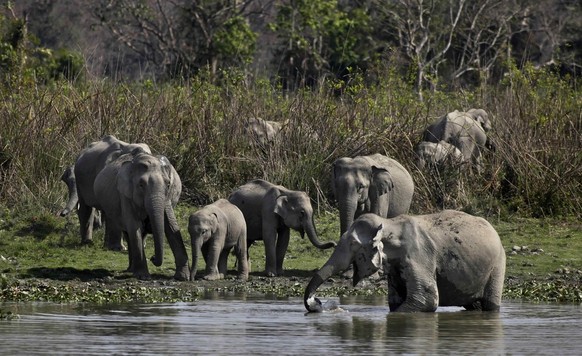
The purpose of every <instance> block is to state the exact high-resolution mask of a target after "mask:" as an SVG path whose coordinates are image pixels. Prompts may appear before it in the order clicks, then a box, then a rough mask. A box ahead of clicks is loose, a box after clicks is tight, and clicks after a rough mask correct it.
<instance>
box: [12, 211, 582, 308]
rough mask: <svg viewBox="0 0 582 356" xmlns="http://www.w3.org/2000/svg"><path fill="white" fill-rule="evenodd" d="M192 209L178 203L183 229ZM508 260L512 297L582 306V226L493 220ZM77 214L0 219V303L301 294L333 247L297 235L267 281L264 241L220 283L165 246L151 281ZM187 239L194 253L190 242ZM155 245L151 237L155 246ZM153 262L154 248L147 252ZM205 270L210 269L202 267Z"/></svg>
mask: <svg viewBox="0 0 582 356" xmlns="http://www.w3.org/2000/svg"><path fill="white" fill-rule="evenodd" d="M191 210H193V208H191V207H187V206H180V207H179V209H178V217H179V219H180V220H181V223H182V226H186V225H185V224H186V219H187V216H188V214H189V212H190V211H191ZM490 221H491V223H492V224H493V225H494V226H495V227H496V228H497V230H498V232H499V235H500V236H501V239H502V242H503V245H504V246H505V250H506V253H507V257H508V258H507V272H506V284H505V291H504V298H506V299H522V300H527V301H558V302H569V303H582V287H581V286H582V256H581V255H580V251H582V225H581V224H580V223H579V221H577V220H557V219H553V220H541V219H522V218H512V219H509V220H508V221H502V220H496V219H490ZM316 224H317V227H318V232H319V234H320V236H321V239H322V240H326V241H327V240H335V239H337V231H338V230H339V227H338V221H337V215H336V214H333V213H321V214H319V215H318V216H317V221H316ZM77 229H78V223H77V222H76V217H71V218H70V220H69V221H66V220H65V219H63V218H59V217H56V216H53V215H48V214H47V215H38V216H33V215H30V216H8V215H4V216H3V217H2V221H1V222H0V255H1V256H0V302H6V301H54V302H95V303H123V302H138V301H139V302H175V301H193V300H196V299H199V298H202V297H203V296H208V295H209V294H210V295H211V294H213V293H217V294H220V293H234V294H243V295H244V294H247V295H248V294H266V295H271V296H277V297H289V296H294V297H298V296H302V295H303V291H304V288H305V286H306V285H307V282H308V280H309V278H310V276H311V272H312V271H313V270H315V269H317V268H319V267H321V266H322V265H323V263H324V262H325V261H326V260H327V258H328V257H329V255H330V254H331V250H326V251H319V250H317V249H315V248H314V247H313V246H311V244H310V242H309V241H308V240H307V239H303V240H302V239H301V238H300V237H299V235H298V234H296V233H292V238H291V243H290V246H289V250H288V252H287V255H286V260H285V264H284V267H285V271H286V275H285V276H284V277H277V278H266V277H263V273H262V272H263V271H264V250H263V245H262V243H261V242H258V243H257V244H256V245H254V246H253V247H251V260H252V272H251V276H250V278H249V280H248V281H247V282H241V281H238V280H236V279H235V271H234V267H233V264H234V260H235V258H234V256H232V257H231V258H230V260H229V268H230V269H232V273H231V274H229V275H228V276H227V278H226V279H225V280H222V281H213V282H209V281H201V280H197V281H195V282H178V281H174V280H172V279H171V277H172V275H173V257H172V254H171V252H170V249H169V248H167V249H166V253H165V261H164V264H163V265H162V267H159V268H157V267H154V266H153V265H151V264H150V273H152V277H153V278H152V280H150V281H139V280H137V279H135V278H133V277H132V276H131V275H130V274H129V273H126V272H123V271H124V269H125V268H126V267H127V254H126V253H123V252H111V251H105V250H103V249H102V248H101V244H102V239H103V235H102V234H103V232H102V231H97V232H96V234H95V235H96V236H95V242H94V244H93V245H90V246H87V245H81V244H80V243H79V241H78V240H79V239H78V235H77V234H78V233H77ZM183 233H184V235H183V236H184V240H185V242H186V244H187V249H188V251H189V252H190V248H189V236H188V234H187V232H183ZM150 241H151V240H150ZM147 249H148V255H150V254H152V253H153V251H152V249H153V246H152V245H151V244H149V245H148V246H147ZM199 268H203V263H202V261H199ZM385 287H386V286H385V282H384V281H383V280H375V281H372V280H366V281H363V282H362V283H361V284H360V285H358V286H357V287H355V288H353V287H351V280H348V279H345V278H342V277H339V276H336V277H334V278H333V280H330V281H328V282H327V283H326V284H325V285H324V286H323V287H322V288H321V290H320V295H327V296H337V295H349V294H386V288H385Z"/></svg>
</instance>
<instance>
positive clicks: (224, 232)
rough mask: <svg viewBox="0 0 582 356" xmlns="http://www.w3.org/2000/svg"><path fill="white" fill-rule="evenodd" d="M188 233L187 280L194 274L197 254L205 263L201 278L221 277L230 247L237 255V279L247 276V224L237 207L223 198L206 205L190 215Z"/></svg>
mask: <svg viewBox="0 0 582 356" xmlns="http://www.w3.org/2000/svg"><path fill="white" fill-rule="evenodd" d="M188 232H190V237H191V239H192V268H191V270H190V280H192V281H193V280H194V278H195V277H196V267H197V263H198V255H199V254H200V253H202V256H203V257H204V261H205V262H206V272H205V275H204V279H206V280H216V279H222V278H224V276H225V275H226V271H227V261H228V254H229V252H230V250H231V249H232V248H233V247H234V250H235V253H236V256H237V263H238V278H240V279H243V280H246V279H248V276H249V268H248V258H247V225H246V222H245V218H244V216H243V214H242V212H241V211H240V210H239V208H237V207H236V206H235V205H233V204H231V203H230V202H229V201H228V200H226V199H219V200H217V201H216V202H214V203H212V204H210V205H206V206H205V207H203V208H202V209H200V210H198V211H197V212H195V213H193V214H191V215H190V220H189V222H188Z"/></svg>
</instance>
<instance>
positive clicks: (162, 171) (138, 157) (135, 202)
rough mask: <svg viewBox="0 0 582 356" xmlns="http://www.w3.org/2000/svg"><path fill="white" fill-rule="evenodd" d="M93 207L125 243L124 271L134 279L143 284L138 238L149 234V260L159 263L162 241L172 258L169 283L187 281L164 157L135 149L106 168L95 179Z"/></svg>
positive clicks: (174, 187) (177, 189)
mask: <svg viewBox="0 0 582 356" xmlns="http://www.w3.org/2000/svg"><path fill="white" fill-rule="evenodd" d="M94 191H95V196H96V199H97V204H96V207H97V208H99V209H101V210H103V212H104V213H105V218H106V221H105V224H106V227H107V228H108V229H110V230H111V231H112V232H114V233H118V234H119V233H121V232H123V233H124V234H125V235H126V237H127V242H128V255H129V268H128V270H129V271H131V272H133V274H134V276H136V277H137V278H149V271H148V266H147V259H146V257H145V251H144V238H145V235H146V233H148V232H151V233H152V235H153V240H154V249H155V255H154V256H153V257H152V258H151V261H152V262H153V264H154V265H156V266H161V265H162V262H163V260H164V249H163V247H164V235H166V237H167V239H168V243H169V245H170V248H171V249H172V252H173V254H174V259H175V262H176V273H175V274H174V278H175V279H178V280H188V278H189V276H190V270H189V268H188V254H187V253H186V248H185V246H184V241H183V240H182V234H181V233H180V228H179V226H178V222H177V220H176V217H175V215H174V207H175V205H176V204H177V202H178V199H179V197H180V194H181V192H182V183H181V181H180V177H179V176H178V173H177V172H176V170H175V169H174V167H173V166H172V165H171V164H170V162H169V161H168V159H167V158H166V157H164V156H153V155H151V154H149V153H148V152H146V151H145V150H143V149H142V148H136V149H134V150H133V151H132V152H131V153H126V154H122V155H120V156H119V157H117V158H114V159H113V160H112V161H111V162H109V163H108V164H107V165H106V166H105V167H104V168H103V169H102V170H101V171H100V172H99V174H98V175H97V177H96V178H95V186H94Z"/></svg>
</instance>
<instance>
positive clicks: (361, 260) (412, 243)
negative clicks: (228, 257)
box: [304, 210, 505, 312]
mask: <svg viewBox="0 0 582 356" xmlns="http://www.w3.org/2000/svg"><path fill="white" fill-rule="evenodd" d="M350 265H353V269H354V274H353V285H354V286H356V285H357V284H358V282H359V281H360V280H362V279H363V278H365V277H367V276H370V275H371V274H373V273H375V272H376V271H378V270H379V269H381V268H382V269H383V271H384V275H385V276H386V278H387V281H388V305H389V307H390V311H391V312H395V311H399V312H433V311H435V310H436V309H437V306H462V307H464V308H465V309H468V310H484V311H498V310H499V307H500V305H501V294H502V291H503V281H504V278H505V250H504V249H503V245H502V244H501V240H500V239H499V235H498V234H497V232H496V231H495V229H494V228H493V227H492V226H491V224H489V223H488V222H487V221H486V220H485V219H483V218H480V217H476V216H472V215H469V214H466V213H463V212H459V211H454V210H444V211H442V212H440V213H436V214H430V215H418V216H409V215H400V216H398V217H395V218H391V219H385V218H381V217H379V216H378V215H375V214H365V215H362V216H360V217H359V218H358V219H357V220H356V221H354V223H353V224H352V225H351V226H350V229H349V230H348V231H347V232H346V233H345V234H343V235H342V237H341V239H340V242H339V243H338V245H337V247H336V248H335V250H334V252H333V254H332V255H331V257H330V258H329V259H328V261H327V262H326V263H325V264H324V265H323V267H321V269H320V270H319V271H317V272H316V273H315V275H314V276H313V278H312V279H311V281H310V282H309V284H308V286H307V288H306V289H305V294H304V304H305V308H306V309H307V310H308V311H321V308H322V307H321V302H320V301H319V299H317V298H315V296H314V295H315V292H316V291H317V288H318V287H319V286H320V285H321V284H322V283H324V282H325V281H326V280H327V279H328V278H329V277H331V276H332V275H334V274H337V273H340V272H341V271H343V270H346V269H347V268H348V267H349V266H350Z"/></svg>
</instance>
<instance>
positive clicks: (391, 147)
mask: <svg viewBox="0 0 582 356" xmlns="http://www.w3.org/2000/svg"><path fill="white" fill-rule="evenodd" d="M382 74H385V78H386V79H385V80H383V81H382V82H381V83H379V84H376V85H373V86H372V85H370V86H365V85H363V84H357V85H353V86H351V87H349V88H348V90H345V91H344V93H343V94H342V95H341V96H338V95H337V94H335V92H336V91H335V90H333V89H334V88H332V87H333V86H334V85H335V84H334V83H329V89H328V88H325V87H324V88H322V89H320V90H319V91H302V92H297V93H281V92H280V91H279V90H278V89H277V88H274V87H273V86H271V85H270V84H269V83H267V82H264V81H260V80H256V81H251V82H250V84H249V82H248V81H243V80H239V79H237V78H235V77H233V78H230V79H228V78H227V80H226V81H225V82H224V83H222V85H221V86H216V85H213V84H211V83H209V82H207V81H204V80H202V79H197V78H195V79H193V80H192V81H191V82H190V83H187V84H180V85H153V84H151V83H141V84H137V83H136V84H117V85H114V84H112V83H109V82H107V81H98V82H86V83H83V84H77V85H75V86H72V85H70V84H67V83H58V84H54V85H51V86H46V87H31V88H21V90H19V91H18V93H16V92H15V91H13V90H11V89H10V88H1V90H0V95H1V96H2V97H1V100H2V103H3V104H2V106H1V107H0V158H1V159H0V161H2V162H3V163H2V167H1V168H0V183H1V186H0V198H1V201H2V205H4V207H14V208H15V209H30V208H34V209H44V210H50V211H57V210H58V209H59V208H60V207H61V206H62V205H63V204H64V200H65V188H64V185H63V184H62V183H60V181H59V178H60V175H61V173H62V171H63V170H64V169H65V167H66V166H68V165H70V164H71V163H72V162H73V161H74V160H75V157H76V155H77V154H78V152H79V151H80V150H81V149H82V148H84V147H85V146H86V145H87V144H88V143H89V142H91V141H95V140H98V139H99V138H101V137H102V136H104V135H106V134H113V135H115V136H117V137H118V138H120V139H122V140H125V141H130V142H146V143H148V144H149V145H150V146H151V147H152V149H153V150H154V151H155V152H156V153H159V154H164V155H166V156H167V157H168V158H169V159H170V161H171V162H173V164H174V165H175V166H176V169H177V170H178V172H179V173H180V176H181V178H182V180H183V183H184V186H185V189H184V196H183V198H184V199H185V200H186V201H188V202H190V203H193V204H203V203H207V202H209V201H212V200H215V199H217V198H220V197H224V196H226V195H228V194H229V193H230V191H231V190H232V189H234V188H235V187H236V186H238V185H241V184H243V183H245V182H246V181H247V180H249V179H252V178H264V179H267V180H271V181H273V182H276V183H279V184H283V185H286V186H288V187H289V188H293V189H301V190H306V191H308V192H309V193H310V195H311V196H312V197H313V199H314V200H315V201H316V202H317V203H318V205H319V206H320V208H323V209H328V208H329V206H330V204H332V200H331V190H330V187H329V178H330V173H329V171H330V165H331V163H332V162H333V161H334V160H335V159H337V158H338V157H342V156H354V155H358V154H369V153H375V152H379V153H384V154H387V155H389V156H392V157H393V158H395V159H397V160H398V161H400V162H401V163H402V164H403V165H404V166H405V167H406V168H407V169H409V171H410V172H411V173H412V175H413V177H414V179H415V183H416V186H417V190H416V194H415V199H414V202H413V204H414V205H413V209H412V210H413V212H424V211H429V210H434V209H437V208H438V207H439V205H441V204H442V201H443V195H442V194H440V193H438V191H436V188H435V187H438V186H443V185H444V186H445V187H447V188H445V189H444V192H445V193H446V194H445V195H446V198H445V199H444V201H445V202H446V203H445V206H447V207H451V208H462V209H464V210H467V211H470V212H473V213H479V214H484V215H486V214H497V215H500V214H518V215H525V216H543V215H576V216H580V214H581V213H580V212H582V193H581V192H582V189H581V184H582V153H581V152H582V132H581V130H582V95H580V93H579V92H576V91H575V90H573V89H572V88H571V87H569V86H568V85H566V83H565V82H563V81H560V80H559V79H558V78H556V77H554V76H553V75H550V74H548V73H545V72H534V71H531V72H527V71H524V72H518V71H516V70H514V71H513V72H512V75H511V76H508V80H507V82H506V83H503V84H501V85H499V86H496V87H487V88H481V89H479V90H476V91H475V92H458V93H442V92H436V93H427V94H425V101H424V102H418V101H417V100H416V96H415V95H414V94H413V92H412V90H411V88H410V87H409V86H408V85H406V84H405V83H403V82H401V81H400V80H399V79H398V78H396V77H394V75H391V74H390V73H382ZM379 77H381V76H379ZM471 107H481V108H484V109H486V110H487V111H488V112H489V113H490V116H491V118H492V121H493V132H492V133H491V134H492V137H493V139H494V140H495V142H496V144H497V150H496V151H495V152H487V153H486V154H485V156H486V157H485V162H486V166H485V171H484V172H483V174H482V175H475V174H469V173H462V174H460V176H459V177H458V176H457V175H458V173H455V172H453V173H451V172H449V173H443V174H442V175H441V176H433V175H432V174H428V173H427V172H420V171H419V170H418V169H417V168H416V167H415V166H414V163H413V162H414V160H413V147H414V145H415V144H416V143H417V142H418V141H419V139H420V136H421V132H422V130H423V129H424V127H426V125H427V124H428V123H429V122H431V121H432V120H434V119H436V118H437V117H439V116H440V115H443V114H445V113H447V112H449V111H452V110H455V109H460V110H466V109H469V108H471ZM252 116H258V117H262V118H265V119H268V120H275V121H284V120H287V121H288V124H287V126H286V128H285V129H284V130H283V131H282V132H281V134H280V136H279V137H278V139H277V140H275V142H273V143H272V144H269V145H266V146H260V145H255V144H252V143H251V142H250V141H249V138H248V137H247V136H246V135H245V134H244V133H243V121H244V119H245V118H248V117H252ZM451 174H452V175H451ZM451 182H456V183H457V184H456V188H455V189H449V186H450V184H451ZM441 190H442V189H441ZM439 199H440V200H439Z"/></svg>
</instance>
